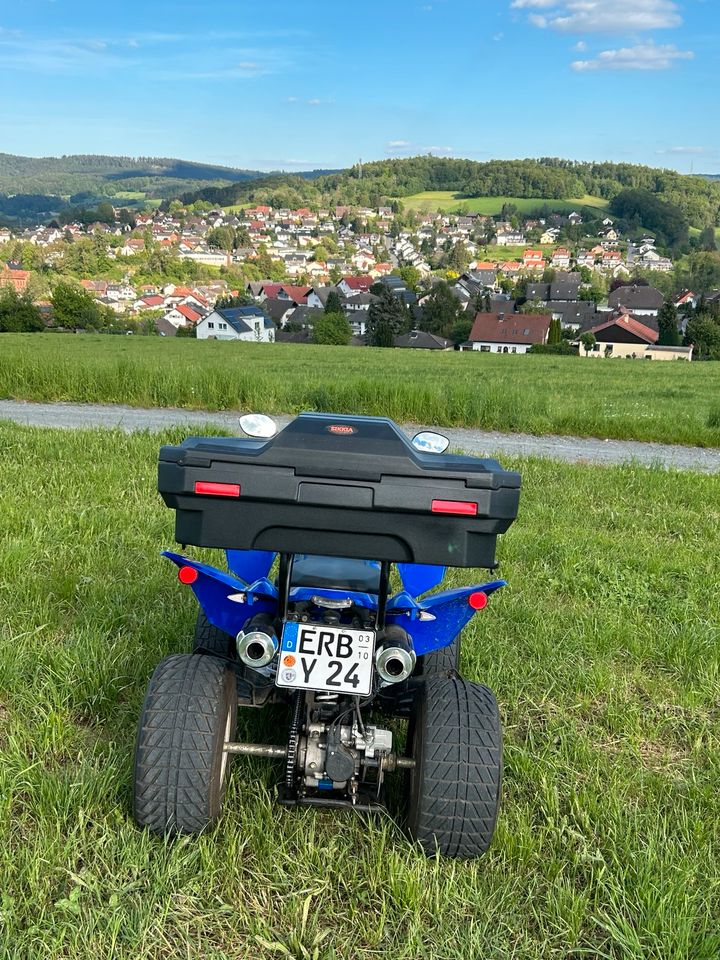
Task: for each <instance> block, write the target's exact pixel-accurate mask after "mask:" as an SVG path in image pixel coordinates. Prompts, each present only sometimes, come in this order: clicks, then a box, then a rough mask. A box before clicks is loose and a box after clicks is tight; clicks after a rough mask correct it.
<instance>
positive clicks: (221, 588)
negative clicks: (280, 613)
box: [162, 550, 277, 637]
mask: <svg viewBox="0 0 720 960" xmlns="http://www.w3.org/2000/svg"><path fill="white" fill-rule="evenodd" d="M162 555H163V556H164V557H167V558H168V560H171V561H172V562H173V563H174V564H175V565H176V566H177V567H178V568H180V567H192V568H193V569H194V570H197V572H198V578H197V580H195V582H194V583H191V584H190V588H191V589H192V591H193V593H194V594H195V596H196V597H197V600H198V603H199V604H200V606H201V607H202V609H203V612H204V613H205V616H206V617H207V618H208V620H209V621H210V623H211V624H212V625H213V626H214V627H217V628H218V630H222V631H223V632H224V633H228V634H230V636H232V637H236V636H237V635H238V633H239V632H240V631H241V630H242V628H243V627H244V625H245V623H246V622H247V620H248V619H249V618H250V617H253V616H255V614H256V613H271V614H274V613H275V612H276V611H277V590H276V588H275V586H274V585H273V584H272V583H270V581H269V580H266V579H261V580H257V581H256V582H255V583H253V584H250V585H249V586H248V585H247V584H246V583H243V581H242V580H238V579H237V577H234V576H232V575H231V574H229V573H224V572H223V571H222V570H217V569H216V568H215V567H210V566H208V565H207V564H205V563H199V562H198V561H197V560H190V559H188V557H183V556H180V554H177V553H171V552H170V551H169V550H166V551H164V552H163V554H162ZM239 595H243V596H244V599H240V597H239ZM231 597H235V598H236V599H234V600H231V599H230V598H231Z"/></svg>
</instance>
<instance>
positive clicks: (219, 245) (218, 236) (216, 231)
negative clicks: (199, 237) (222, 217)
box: [206, 227, 235, 250]
mask: <svg viewBox="0 0 720 960" xmlns="http://www.w3.org/2000/svg"><path fill="white" fill-rule="evenodd" d="M206 240H207V245H208V246H209V247H214V248H215V249H217V250H233V249H234V248H235V231H234V230H233V228H232V227H214V228H213V229H212V230H208V234H207V237H206Z"/></svg>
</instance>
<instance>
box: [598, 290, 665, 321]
mask: <svg viewBox="0 0 720 960" xmlns="http://www.w3.org/2000/svg"><path fill="white" fill-rule="evenodd" d="M662 305H663V295H662V293H660V291H659V290H656V289H655V287H646V286H639V285H638V284H631V285H629V286H624V287H618V288H617V289H616V290H613V291H612V293H611V294H610V295H609V297H608V306H609V307H611V308H612V309H613V310H619V309H620V308H621V307H625V309H626V310H629V311H630V313H632V314H633V315H634V316H636V317H656V316H657V315H658V312H659V310H660V307H661V306H662Z"/></svg>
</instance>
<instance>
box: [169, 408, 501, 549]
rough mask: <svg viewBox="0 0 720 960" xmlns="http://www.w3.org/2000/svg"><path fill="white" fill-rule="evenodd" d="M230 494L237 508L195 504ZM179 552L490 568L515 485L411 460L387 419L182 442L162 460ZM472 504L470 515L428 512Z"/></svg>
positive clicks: (449, 458) (494, 469)
mask: <svg viewBox="0 0 720 960" xmlns="http://www.w3.org/2000/svg"><path fill="white" fill-rule="evenodd" d="M197 481H210V482H213V483H232V484H239V485H240V488H241V496H240V497H239V498H224V497H216V496H200V495H197V494H195V492H194V490H195V483H196V482H197ZM158 489H159V491H160V493H161V494H162V496H163V499H164V500H165V503H166V504H167V505H168V506H170V507H173V508H174V509H175V510H176V539H177V540H178V541H179V542H180V543H186V544H193V545H196V546H205V547H223V548H227V549H237V550H243V549H256V550H273V551H280V552H285V553H312V554H322V555H326V556H339V557H361V558H363V559H370V560H389V561H395V562H400V561H404V562H409V563H440V564H446V565H448V566H458V567H466V566H473V567H474V566H480V567H482V566H487V567H491V566H493V565H494V563H495V543H496V537H497V535H498V534H499V533H504V532H505V531H506V530H507V529H508V527H509V526H510V524H511V523H512V521H513V520H514V519H515V517H516V516H517V509H518V501H519V495H520V476H519V474H517V473H513V472H509V471H505V470H503V469H502V467H501V466H500V464H499V463H498V462H497V461H496V460H491V459H481V458H478V457H467V456H455V455H452V454H441V455H438V454H429V453H420V452H418V451H417V450H415V449H414V448H413V447H412V446H411V444H410V441H409V440H408V439H407V438H406V436H405V435H404V434H403V433H402V431H401V430H400V429H399V428H398V427H397V426H396V424H394V423H393V422H392V421H391V420H387V419H385V418H382V417H347V416H334V415H330V414H302V415H300V416H299V417H297V418H296V419H295V420H294V421H292V423H290V424H289V425H288V426H287V427H286V428H285V429H284V430H282V431H281V432H280V433H279V434H277V436H275V437H274V438H272V439H271V440H254V439H244V438H234V437H233V438H225V437H189V438H188V439H187V440H185V441H184V442H183V443H182V444H181V445H180V446H177V447H171V446H167V447H163V448H162V449H161V451H160V463H159V473H158ZM433 500H451V501H461V502H470V503H475V504H477V515H476V516H455V515H449V514H440V513H433V512H432V502H433Z"/></svg>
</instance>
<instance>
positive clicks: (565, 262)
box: [550, 247, 570, 270]
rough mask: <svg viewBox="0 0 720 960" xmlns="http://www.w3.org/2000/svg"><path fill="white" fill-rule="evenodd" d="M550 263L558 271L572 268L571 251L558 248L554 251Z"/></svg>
mask: <svg viewBox="0 0 720 960" xmlns="http://www.w3.org/2000/svg"><path fill="white" fill-rule="evenodd" d="M550 263H551V265H552V266H553V267H556V268H557V269H558V270H568V269H569V268H570V251H569V250H568V249H566V248H565V247H558V248H557V249H556V250H555V251H554V253H553V255H552V260H551V261H550Z"/></svg>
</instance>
